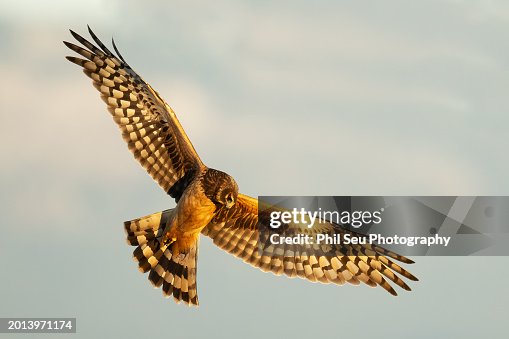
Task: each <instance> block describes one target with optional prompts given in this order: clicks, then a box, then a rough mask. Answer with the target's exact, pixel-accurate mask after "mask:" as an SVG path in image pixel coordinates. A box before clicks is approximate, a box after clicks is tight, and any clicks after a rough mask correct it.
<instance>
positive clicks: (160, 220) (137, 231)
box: [124, 210, 199, 305]
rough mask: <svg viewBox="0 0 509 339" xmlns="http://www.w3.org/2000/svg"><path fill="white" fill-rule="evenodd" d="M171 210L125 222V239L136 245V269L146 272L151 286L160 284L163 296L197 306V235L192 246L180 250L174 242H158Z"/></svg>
mask: <svg viewBox="0 0 509 339" xmlns="http://www.w3.org/2000/svg"><path fill="white" fill-rule="evenodd" d="M172 215H173V210H166V211H163V212H158V213H154V214H150V215H147V216H145V217H141V218H138V219H134V220H131V221H126V222H124V226H125V230H126V233H127V242H128V243H129V244H130V245H132V246H137V247H136V249H135V250H134V252H133V256H134V259H135V260H136V261H137V262H138V266H139V270H140V271H141V272H143V273H146V272H149V271H150V273H149V275H148V279H149V280H150V282H151V283H152V284H153V285H154V287H161V286H162V289H163V294H164V296H166V297H170V296H173V298H174V299H175V301H176V302H177V303H180V301H183V302H184V303H186V304H188V305H198V294H197V290H196V262H197V258H198V239H199V238H198V237H197V238H196V241H195V242H194V244H193V246H191V247H190V248H189V249H187V250H185V251H179V250H178V248H177V246H175V245H176V244H175V243H174V242H169V243H163V244H162V243H161V242H160V241H161V239H162V238H163V237H162V236H163V232H164V230H165V228H166V226H167V225H168V222H169V221H170V220H171V217H172Z"/></svg>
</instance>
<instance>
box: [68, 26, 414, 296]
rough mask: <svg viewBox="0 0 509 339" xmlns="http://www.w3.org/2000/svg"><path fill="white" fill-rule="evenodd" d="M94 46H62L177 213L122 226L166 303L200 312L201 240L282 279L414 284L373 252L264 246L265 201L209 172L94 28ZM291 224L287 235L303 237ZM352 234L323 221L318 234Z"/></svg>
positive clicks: (369, 248) (381, 252)
mask: <svg viewBox="0 0 509 339" xmlns="http://www.w3.org/2000/svg"><path fill="white" fill-rule="evenodd" d="M88 30H89V33H90V35H91V37H92V38H93V40H94V41H95V44H93V43H91V42H89V41H87V40H86V39H85V38H83V37H81V36H80V35H78V34H77V33H75V32H73V31H71V34H72V36H73V37H74V38H75V39H76V40H77V41H78V42H79V43H81V45H82V46H77V45H75V44H72V43H70V42H65V41H64V43H65V45H66V46H67V47H69V48H70V49H71V50H73V51H75V52H76V53H78V54H79V55H81V56H82V57H83V58H76V57H72V56H68V57H67V59H68V60H69V61H71V62H73V63H75V64H77V65H79V66H81V67H83V71H84V72H85V74H86V75H87V76H88V77H90V78H91V79H92V80H93V85H94V86H95V88H97V90H99V92H100V93H101V98H102V99H103V100H104V101H105V102H106V104H107V107H108V111H109V112H110V113H111V115H112V116H113V120H114V121H115V122H116V123H117V125H118V127H119V128H120V130H121V132H122V137H123V138H124V140H125V141H126V142H127V144H128V146H129V150H131V152H132V153H133V154H134V157H135V158H136V160H138V162H139V163H140V164H141V165H142V166H143V167H144V168H145V169H146V170H147V172H148V173H149V174H150V176H151V177H152V178H153V179H154V180H155V181H156V182H157V183H158V184H159V186H161V188H162V189H163V190H164V191H165V192H166V193H167V194H168V195H170V196H171V197H172V198H174V199H175V201H176V203H177V204H176V207H175V208H173V209H168V210H165V211H162V212H158V213H154V214H151V215H148V216H145V217H141V218H138V219H135V220H132V221H127V222H125V223H124V225H125V230H126V232H127V241H128V243H129V244H130V245H132V246H136V249H135V250H134V258H135V259H136V261H137V262H138V264H139V269H140V270H141V271H142V272H149V275H148V278H149V280H150V281H151V282H152V284H153V285H154V286H156V287H161V286H162V290H163V294H164V295H165V296H172V295H173V297H174V299H175V300H176V302H180V301H183V302H184V303H187V304H189V305H198V295H197V289H196V268H197V266H196V264H197V257H198V243H199V238H200V233H202V234H204V235H206V236H209V237H210V238H212V239H213V242H214V244H216V245H217V246H219V247H220V248H222V249H224V250H226V251H228V252H229V253H231V254H233V255H235V256H237V257H239V258H241V259H243V260H244V261H245V262H247V263H249V264H251V265H253V266H255V267H259V268H260V269H261V270H263V271H271V272H273V273H275V274H277V275H280V274H285V275H287V276H289V277H300V278H304V279H308V280H310V281H319V282H322V283H335V284H339V285H342V284H344V283H346V282H348V283H351V284H356V285H357V284H359V283H360V282H363V283H366V284H367V285H369V286H373V287H374V286H377V285H380V286H381V287H383V288H384V289H385V290H387V291H388V292H390V293H391V294H393V295H396V291H395V290H394V289H393V288H392V286H391V285H390V284H389V283H388V281H387V280H390V281H392V282H393V283H395V284H396V285H398V286H400V287H402V288H403V289H405V290H410V288H409V287H408V285H407V284H406V283H405V282H404V281H403V280H402V279H401V278H400V277H399V276H398V275H397V274H399V275H400V276H402V277H405V278H407V279H410V280H417V278H415V277H414V276H413V275H412V274H411V273H409V272H408V271H406V270H405V269H404V268H402V267H400V266H399V265H398V264H396V263H395V262H394V260H398V261H400V262H403V263H407V264H408V263H412V261H411V260H410V259H407V258H405V257H404V256H401V255H398V254H396V253H393V252H391V251H388V250H386V249H383V248H381V247H378V246H375V245H332V246H329V247H328V248H326V249H325V251H326V253H324V249H323V248H322V249H317V248H316V247H315V246H313V245H308V246H307V247H302V246H301V248H300V249H299V248H296V247H295V246H290V245H288V246H286V247H285V246H283V247H279V248H276V247H274V246H271V245H270V244H266V243H263V242H261V241H260V239H261V238H260V237H259V235H260V234H259V233H260V232H259V227H260V224H262V223H264V221H263V220H262V218H260V220H259V217H258V200H257V199H255V198H251V197H249V196H247V195H244V194H241V193H239V190H238V186H237V183H236V182H235V180H234V179H233V178H232V177H231V176H230V175H228V174H226V173H224V172H221V171H218V170H215V169H212V168H208V167H207V166H206V165H205V164H203V162H202V161H201V160H200V157H199V156H198V154H197V153H196V151H195V149H194V147H193V145H192V144H191V141H190V140H189V138H188V137H187V135H186V133H185V132H184V129H183V128H182V126H181V125H180V123H179V121H178V119H177V116H176V115H175V112H173V110H172V109H171V107H170V106H168V104H167V103H166V102H165V101H164V100H163V99H162V98H161V97H160V96H159V94H158V93H157V92H156V91H155V90H154V89H153V88H152V87H151V86H150V85H149V84H148V83H146V82H145V81H144V80H143V79H142V78H141V77H140V76H139V75H138V74H137V73H136V72H135V71H134V70H133V69H132V68H131V67H130V66H129V65H128V64H127V62H126V61H125V60H124V58H123V57H122V55H121V54H120V53H119V52H118V49H117V48H116V46H115V43H114V42H113V48H114V50H115V52H116V55H115V54H114V53H113V52H111V51H110V50H109V49H108V48H107V47H106V46H105V45H104V44H103V43H102V42H101V41H100V40H99V39H98V38H97V36H96V35H95V34H94V33H93V32H92V31H91V30H90V28H89V29H88ZM299 227H300V226H299V224H297V225H295V224H289V225H287V234H296V233H298V232H299ZM318 231H322V232H323V231H326V232H332V233H340V234H345V233H349V231H347V230H346V229H343V228H341V227H338V225H332V224H328V223H324V224H321V225H320V228H319V229H316V230H314V232H318Z"/></svg>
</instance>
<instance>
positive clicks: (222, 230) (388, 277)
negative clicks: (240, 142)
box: [202, 194, 418, 295]
mask: <svg viewBox="0 0 509 339" xmlns="http://www.w3.org/2000/svg"><path fill="white" fill-rule="evenodd" d="M265 222H266V221H264V217H263V216H261V220H260V219H259V218H258V200H257V199H254V198H251V197H249V196H246V195H243V194H239V196H238V200H237V203H236V204H235V205H234V206H233V207H232V208H231V209H229V210H227V209H221V210H219V211H218V213H217V214H216V216H215V217H214V219H212V221H211V222H210V224H209V225H208V226H207V227H205V228H204V229H203V231H202V233H203V234H204V235H207V236H209V237H210V238H212V240H213V242H214V244H216V245H217V246H219V247H220V248H222V249H223V250H225V251H227V252H229V253H231V254H233V255H235V256H236V257H239V258H241V259H242V260H244V261H245V262H247V263H249V264H251V265H253V266H255V267H258V268H260V269H261V270H262V271H265V272H269V271H270V272H272V273H274V274H276V275H281V274H285V275H287V276H288V277H291V278H293V277H300V278H303V279H307V280H310V281H313V282H315V281H318V282H321V283H334V284H338V285H343V284H344V283H346V282H348V283H350V284H354V285H358V284H360V283H361V282H362V283H365V284H367V285H368V286H372V287H375V286H381V287H382V288H384V289H385V290H386V291H388V292H389V293H391V294H392V295H397V292H396V291H395V290H394V288H393V287H392V286H391V284H390V283H389V281H390V282H392V283H394V284H395V285H397V286H399V287H401V288H403V289H404V290H407V291H410V287H409V286H408V285H407V284H406V282H405V281H404V280H403V279H401V278H400V276H402V277H404V278H406V279H409V280H414V281H416V280H418V279H417V278H416V277H415V276H414V275H412V274H411V273H410V272H408V271H407V270H405V269H404V268H402V267H401V266H399V265H398V264H396V263H395V262H394V261H393V260H397V261H400V262H403V263H407V264H410V263H413V261H412V260H410V259H408V258H406V257H404V256H401V255H399V254H397V253H394V252H392V251H389V250H387V249H385V248H383V247H380V246H376V245H370V244H365V245H362V244H358V245H350V244H349V245H345V244H337V245H327V246H325V247H324V246H321V245H318V244H309V245H306V246H304V245H292V244H286V245H284V246H275V245H274V244H272V243H270V242H269V241H268V239H263V236H261V235H260V232H259V226H260V225H259V223H265ZM287 227H288V228H287V229H286V231H285V235H288V234H298V233H305V232H309V234H310V235H312V234H316V233H318V232H320V233H325V232H327V233H331V234H332V233H340V234H341V233H342V234H346V233H351V234H353V232H350V231H348V230H346V229H343V228H341V227H338V226H337V225H332V224H328V223H320V227H314V228H313V229H311V230H308V229H302V228H300V226H298V225H294V224H290V225H287ZM398 275H400V276H398Z"/></svg>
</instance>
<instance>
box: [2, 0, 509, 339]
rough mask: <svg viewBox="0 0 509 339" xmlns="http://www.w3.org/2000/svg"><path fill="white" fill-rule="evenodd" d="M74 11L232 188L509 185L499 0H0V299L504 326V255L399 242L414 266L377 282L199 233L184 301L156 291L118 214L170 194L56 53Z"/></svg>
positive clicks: (504, 36) (428, 332) (124, 321)
mask: <svg viewBox="0 0 509 339" xmlns="http://www.w3.org/2000/svg"><path fill="white" fill-rule="evenodd" d="M86 24H90V25H91V27H92V28H93V29H94V30H95V31H96V33H97V34H98V35H99V37H101V38H102V39H103V40H104V41H105V42H108V43H109V40H110V39H111V36H112V35H114V36H115V40H116V42H117V46H118V47H119V49H120V51H121V52H122V54H123V56H124V57H125V58H126V60H127V61H128V62H129V63H130V64H131V66H132V67H133V68H134V69H135V70H136V71H137V72H139V73H140V74H141V75H142V76H143V77H144V78H145V79H146V80H147V81H148V82H150V83H151V84H152V85H153V87H154V88H156V90H158V92H159V93H160V94H161V95H162V96H163V97H164V98H165V99H166V100H167V101H168V102H169V104H170V105H171V106H172V107H173V108H174V110H175V111H176V112H177V114H178V116H179V119H180V120H181V122H182V124H183V126H184V128H185V129H186V131H187V133H188V135H189V137H190V138H191V140H192V141H193V143H194V145H195V147H196V149H197V151H198V152H199V154H200V155H201V157H202V159H203V160H204V162H205V163H206V164H208V165H209V166H211V167H215V168H218V169H222V170H224V171H226V172H228V173H230V174H232V175H233V176H234V177H235V178H236V179H237V182H238V183H239V186H240V189H241V191H242V192H244V193H246V194H249V195H253V196H257V195H350V194H355V195H507V194H508V192H509V180H508V179H507V173H508V172H509V161H508V160H507V155H506V153H507V149H508V148H509V138H508V133H507V131H508V124H509V114H508V112H509V103H508V100H507V98H508V95H507V93H508V90H509V67H508V66H509V62H508V60H509V43H508V41H509V39H508V32H509V4H508V3H507V2H505V1H460V0H448V1H446V0H443V1H431V0H430V1H425V2H424V1H421V2H417V1H412V2H411V1H384V2H359V1H357V2H355V1H318V2H310V1H270V2H265V1H151V2H137V1H98V0H94V1H87V2H86V3H84V2H70V1H46V2H41V1H19V2H15V1H4V2H3V4H2V11H1V12H0V46H1V53H0V74H1V75H2V81H1V83H0V93H1V94H0V95H1V97H2V109H1V111H0V114H1V116H2V124H1V125H0V133H1V135H2V140H3V142H2V143H1V144H0V152H1V154H2V158H3V159H4V161H3V162H2V166H1V167H0V173H1V177H0V186H1V188H2V189H1V192H2V193H1V194H0V199H1V200H0V202H1V204H0V212H1V213H0V225H1V227H2V236H0V258H1V259H0V263H1V264H2V267H3V268H4V273H3V274H2V289H0V300H1V303H0V316H2V317H5V316H66V317H72V316H76V317H77V318H78V328H79V332H80V333H79V335H78V337H83V338H89V337H105V336H106V334H108V335H111V336H115V337H120V336H122V337H125V338H136V337H140V336H146V337H148V336H149V335H153V336H156V335H158V336H159V335H163V336H168V337H171V336H173V337H179V338H180V337H185V336H186V335H187V336H189V337H195V338H200V337H204V336H205V335H207V336H209V337H216V336H218V337H219V335H220V334H222V335H221V337H236V336H237V335H241V336H242V337H244V338H260V337H271V336H272V335H274V336H275V335H276V334H277V335H284V336H285V337H288V338H292V337H293V338H301V337H306V336H313V337H318V336H325V335H327V336H328V337H331V336H332V337H335V336H337V337H339V336H341V337H347V336H348V337H360V338H362V337H370V336H373V335H377V336H379V337H380V336H381V337H388V336H391V337H392V338H398V337H408V336H409V335H412V336H414V337H422V338H429V337H430V336H434V337H444V338H445V337H449V338H450V337H458V336H460V335H461V336H463V337H464V338H467V337H472V338H475V337H479V336H481V335H483V336H487V335H490V336H491V337H493V338H498V337H502V336H503V335H502V333H503V329H504V324H505V315H506V314H507V310H506V305H507V302H508V301H509V297H508V296H507V295H508V293H507V292H509V291H508V288H507V284H506V281H507V279H508V278H509V276H508V273H507V271H506V270H505V269H504V267H506V266H507V264H508V260H507V258H491V257H466V258H438V257H432V258H421V257H418V258H415V260H416V261H417V263H416V264H415V265H413V266H412V272H413V273H415V274H416V275H417V276H419V278H421V281H420V282H418V283H415V284H412V287H413V288H414V291H413V292H412V293H402V294H401V296H399V297H398V298H392V297H390V296H388V295H386V294H385V293H384V292H383V291H381V290H375V289H370V288H368V287H365V286H363V287H352V286H345V287H337V286H324V285H316V284H315V285H313V284H310V283H308V282H305V281H299V280H289V279H286V278H283V277H275V276H272V275H270V274H263V273H261V272H260V271H258V270H256V269H254V268H251V267H249V266H247V265H245V264H243V263H242V262H241V261H240V260H238V259H235V258H233V257H231V256H230V255H228V254H225V253H223V252H222V251H221V250H219V249H217V248H215V247H214V246H213V245H212V244H211V242H210V241H209V240H208V239H202V242H201V245H202V247H201V250H200V258H199V269H198V271H199V273H198V275H199V278H198V279H199V281H198V285H199V295H200V302H201V306H200V308H199V309H188V308H186V307H183V306H181V305H180V306H179V305H175V304H174V303H173V302H172V301H171V300H166V299H163V298H162V297H161V292H160V291H159V290H154V289H152V287H151V286H150V283H149V282H148V280H147V279H146V277H145V276H143V275H142V274H140V273H139V272H138V271H137V269H136V264H135V263H134V262H133V261H132V260H131V251H132V249H131V248H130V247H128V246H127V245H126V244H125V241H124V233H123V229H122V221H124V220H127V219H132V218H135V217H139V216H142V215H145V214H148V213H152V212H155V211H159V210H162V209H166V208H169V207H171V206H173V202H172V201H171V200H170V199H169V197H167V196H166V195H165V194H164V193H163V192H162V191H161V190H160V189H159V188H158V187H157V185H156V184H155V183H154V182H153V181H152V180H151V179H150V177H149V176H148V175H147V174H146V173H145V172H144V170H143V169H142V168H141V167H140V166H139V165H138V164H137V163H136V162H135V161H134V160H133V159H132V156H131V154H130V153H129V152H128V151H127V148H126V146H125V145H124V142H123V141H122V138H121V137H120V134H119V132H118V131H117V128H116V127H115V125H114V123H113V122H112V121H111V118H110V117H109V116H108V113H107V111H106V109H105V107H104V104H103V102H102V101H101V100H100V99H99V95H98V93H96V91H95V89H94V88H93V87H92V85H91V83H90V80H89V79H87V78H86V77H85V76H84V75H83V74H82V73H81V71H80V70H79V69H78V68H77V67H75V66H74V65H72V64H70V63H69V62H67V61H66V60H65V59H64V56H65V55H68V54H70V52H68V51H67V50H66V47H65V46H64V45H63V44H62V42H61V41H62V40H64V39H65V40H69V39H72V37H71V36H70V34H69V33H68V31H67V29H69V28H72V29H73V30H75V31H77V32H80V33H83V34H85V33H86ZM105 333H106V334H105Z"/></svg>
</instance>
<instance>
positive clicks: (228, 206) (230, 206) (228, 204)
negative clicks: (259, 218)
mask: <svg viewBox="0 0 509 339" xmlns="http://www.w3.org/2000/svg"><path fill="white" fill-rule="evenodd" d="M234 204H235V201H232V202H227V203H226V205H225V206H226V208H228V209H230V208H232V206H233V205H234Z"/></svg>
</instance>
